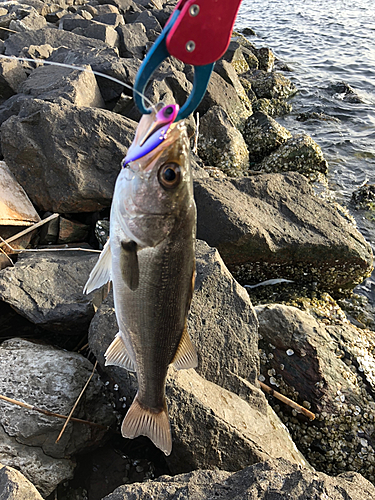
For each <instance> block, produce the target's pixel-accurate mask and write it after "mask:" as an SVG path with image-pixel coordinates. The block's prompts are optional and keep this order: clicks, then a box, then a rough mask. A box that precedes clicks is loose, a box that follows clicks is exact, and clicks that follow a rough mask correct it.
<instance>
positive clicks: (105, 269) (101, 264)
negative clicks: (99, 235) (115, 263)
mask: <svg viewBox="0 0 375 500" xmlns="http://www.w3.org/2000/svg"><path fill="white" fill-rule="evenodd" d="M111 269H112V254H111V247H110V245H109V240H108V241H107V243H106V244H105V245H104V248H103V250H102V253H101V254H100V256H99V259H98V262H97V263H96V264H95V266H94V268H93V270H92V271H91V273H90V276H89V279H88V280H87V283H86V285H85V287H84V289H83V293H87V294H88V293H91V292H92V291H93V290H96V289H97V288H100V287H102V286H103V285H105V284H106V283H108V281H111Z"/></svg>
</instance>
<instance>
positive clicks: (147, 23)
mask: <svg viewBox="0 0 375 500" xmlns="http://www.w3.org/2000/svg"><path fill="white" fill-rule="evenodd" d="M138 23H140V24H142V25H143V26H144V27H145V29H146V33H147V36H149V35H150V33H151V32H152V31H153V32H155V33H157V34H160V33H161V30H162V27H161V26H160V23H159V21H158V20H157V19H156V17H155V16H154V15H153V14H152V13H151V12H150V11H149V10H144V11H143V12H142V13H141V14H139V16H138V17H137V24H138Z"/></svg>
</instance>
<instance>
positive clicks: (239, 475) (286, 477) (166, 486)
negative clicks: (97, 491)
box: [103, 458, 375, 500]
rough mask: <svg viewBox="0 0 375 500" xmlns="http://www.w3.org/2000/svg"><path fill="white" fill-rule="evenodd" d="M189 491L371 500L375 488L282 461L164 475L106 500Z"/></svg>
mask: <svg viewBox="0 0 375 500" xmlns="http://www.w3.org/2000/svg"><path fill="white" fill-rule="evenodd" d="M187 492H188V494H189V497H190V498H200V499H202V500H211V499H212V498H217V499H219V500H231V499H236V500H238V499H240V498H249V499H250V498H251V499H252V500H273V499H276V498H289V499H290V500H305V499H307V498H309V499H313V498H314V499H315V498H316V499H318V498H319V499H321V500H323V499H326V500H327V499H330V500H372V498H373V497H374V495H375V488H374V486H373V485H372V484H371V483H369V482H368V481H366V480H365V479H364V478H363V477H362V476H361V475H360V474H356V473H355V472H348V473H345V474H341V475H340V476H339V477H330V476H328V475H326V474H323V473H320V472H315V471H311V470H309V469H307V468H305V467H301V466H300V465H296V464H292V463H290V462H288V461H287V460H284V459H283V458H279V459H276V460H267V461H266V462H261V463H258V464H256V465H252V466H250V467H246V468H245V469H244V470H242V471H239V472H236V473H235V474H233V473H230V472H226V471H207V470H198V471H194V472H190V473H188V474H181V475H178V476H174V477H170V476H162V477H160V478H158V479H156V480H155V481H147V482H146V483H135V484H131V485H124V486H120V487H119V488H117V489H116V490H115V491H114V492H113V493H111V494H110V495H108V496H106V497H105V498H104V499H103V500H122V499H123V498H137V500H148V499H149V498H163V499H165V500H174V499H175V498H184V497H186V494H187ZM307 495H308V496H307Z"/></svg>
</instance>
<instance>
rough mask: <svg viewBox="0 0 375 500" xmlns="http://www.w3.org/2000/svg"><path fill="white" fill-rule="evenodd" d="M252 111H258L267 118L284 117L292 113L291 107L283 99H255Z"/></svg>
mask: <svg viewBox="0 0 375 500" xmlns="http://www.w3.org/2000/svg"><path fill="white" fill-rule="evenodd" d="M252 106H253V111H254V112H255V111H259V112H261V113H264V114H265V115H268V116H272V117H273V116H284V115H287V114H289V113H290V112H291V111H292V108H293V107H292V105H291V104H290V103H288V102H287V101H285V100H284V99H265V98H261V99H257V100H256V101H255V102H254V103H253V105H252Z"/></svg>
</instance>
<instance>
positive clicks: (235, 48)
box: [223, 41, 250, 75]
mask: <svg viewBox="0 0 375 500" xmlns="http://www.w3.org/2000/svg"><path fill="white" fill-rule="evenodd" d="M223 60H224V61H227V62H229V63H230V64H231V65H232V66H233V68H234V69H235V71H236V73H237V74H239V75H241V74H242V73H246V72H247V71H249V69H250V67H249V65H248V63H247V61H246V59H245V57H244V55H243V53H242V50H241V46H240V44H239V43H237V42H235V41H231V42H230V44H229V46H228V48H227V51H226V52H225V54H224V55H223Z"/></svg>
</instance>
